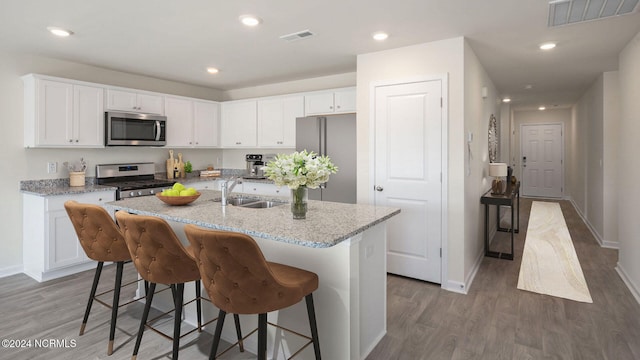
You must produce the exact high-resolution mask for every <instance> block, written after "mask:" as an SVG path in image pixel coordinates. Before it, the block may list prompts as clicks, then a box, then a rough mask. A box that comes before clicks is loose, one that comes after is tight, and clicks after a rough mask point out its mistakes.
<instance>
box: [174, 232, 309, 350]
mask: <svg viewBox="0 0 640 360" xmlns="http://www.w3.org/2000/svg"><path fill="white" fill-rule="evenodd" d="M184 231H185V233H186V235H187V238H188V239H189V242H190V243H191V245H192V249H193V254H194V256H195V258H196V261H197V262H198V268H199V269H200V274H201V276H202V280H203V283H204V286H205V289H206V290H207V293H208V294H209V298H210V299H211V302H213V304H214V305H215V306H216V307H218V308H219V309H220V314H219V315H218V323H217V325H216V331H215V334H214V338H213V345H212V347H211V353H210V355H209V359H215V357H216V353H217V349H218V343H219V342H220V335H221V332H222V326H223V323H224V317H225V315H226V313H233V314H259V315H258V359H266V352H267V313H268V312H270V311H275V310H280V309H284V308H286V307H289V306H291V305H294V304H296V303H298V302H299V301H300V300H302V298H303V297H304V298H305V300H306V303H307V313H308V316H309V325H310V327H311V336H312V337H311V338H309V337H306V336H305V338H307V339H310V341H309V342H308V343H306V344H305V345H304V347H306V346H307V345H309V344H310V343H313V348H314V352H315V357H316V359H320V344H319V342H318V330H317V327H316V317H315V310H314V306H313V295H312V293H313V292H314V291H315V290H316V289H317V288H318V275H316V274H315V273H312V272H309V271H306V270H303V269H299V268H295V267H291V266H287V265H283V264H278V263H273V262H267V261H266V260H265V258H264V255H263V254H262V251H261V250H260V248H259V247H258V244H256V242H255V240H253V238H251V237H250V236H248V235H245V234H241V233H236V232H228V231H217V230H209V229H203V228H200V227H197V226H195V225H186V226H185V227H184ZM298 335H300V334H298ZM304 347H303V348H304ZM301 350H302V349H300V350H299V351H301ZM296 354H297V353H296ZM294 356H295V354H294Z"/></svg>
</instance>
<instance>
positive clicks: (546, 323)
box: [367, 198, 640, 360]
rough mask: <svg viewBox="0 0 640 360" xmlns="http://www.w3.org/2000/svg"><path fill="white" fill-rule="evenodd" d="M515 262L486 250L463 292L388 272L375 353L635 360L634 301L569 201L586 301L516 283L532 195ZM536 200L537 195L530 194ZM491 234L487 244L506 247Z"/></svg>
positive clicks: (639, 316) (566, 207) (611, 255)
mask: <svg viewBox="0 0 640 360" xmlns="http://www.w3.org/2000/svg"><path fill="white" fill-rule="evenodd" d="M521 201H522V204H521V218H520V226H521V229H522V230H521V231H520V233H519V234H516V241H515V259H514V261H508V260H500V259H494V258H487V257H485V258H484V259H483V261H482V265H481V266H480V269H479V270H478V273H477V275H476V277H475V279H474V281H473V283H472V285H471V288H470V290H469V293H468V294H467V295H460V294H456V293H451V292H448V291H445V290H441V289H440V287H439V285H434V284H429V283H425V282H420V281H416V280H412V279H407V278H403V277H398V276H393V275H389V276H388V295H387V299H388V303H387V309H388V316H387V319H388V320H387V321H388V322H387V335H386V336H385V337H384V338H383V340H382V341H381V342H380V343H379V344H378V346H377V347H376V348H375V349H374V351H373V352H372V353H371V355H370V356H369V357H368V358H367V359H368V360H377V359H407V360H409V359H430V360H432V359H487V360H495V359H505V360H506V359H543V358H549V359H610V360H633V359H640V343H639V342H638V341H637V340H638V339H640V305H639V304H638V303H637V302H636V300H635V299H634V298H633V296H632V294H631V293H630V292H629V290H628V289H627V287H626V286H625V285H624V283H623V281H622V280H621V279H620V277H619V276H618V274H617V273H616V271H615V269H614V268H615V266H616V262H617V259H618V252H617V251H616V250H612V249H605V248H601V247H600V246H599V245H598V243H597V242H596V240H595V239H594V237H593V235H592V234H591V233H590V232H589V230H588V228H587V227H586V225H585V224H584V223H583V221H582V219H581V218H580V217H579V216H578V214H577V213H576V211H575V209H574V208H573V206H572V205H571V203H569V202H568V201H560V205H561V208H562V212H563V214H564V216H565V220H566V223H567V226H568V228H569V232H570V234H571V238H572V240H573V244H574V247H575V249H576V253H577V254H578V258H579V259H580V264H581V266H582V270H583V272H584V275H585V278H586V281H587V284H588V286H589V291H590V292H591V296H592V298H593V304H586V303H579V302H575V301H571V300H565V299H561V298H556V297H551V296H547V295H540V294H536V293H531V292H526V291H522V290H518V289H516V285H517V283H518V273H519V270H520V262H521V259H522V252H523V248H524V239H525V237H526V229H527V225H528V218H529V211H530V209H531V203H532V199H525V198H522V199H521ZM536 201H539V200H537V199H536ZM508 239H509V238H508V234H506V233H498V235H497V237H496V239H495V240H494V243H493V244H492V249H493V250H500V248H502V247H504V250H507V249H508V248H507V246H508Z"/></svg>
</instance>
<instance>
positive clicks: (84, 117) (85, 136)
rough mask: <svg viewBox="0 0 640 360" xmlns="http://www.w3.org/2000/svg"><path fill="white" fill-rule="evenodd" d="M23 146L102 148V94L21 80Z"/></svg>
mask: <svg viewBox="0 0 640 360" xmlns="http://www.w3.org/2000/svg"><path fill="white" fill-rule="evenodd" d="M23 81H24V86H25V88H24V89H25V92H24V103H25V112H24V129H25V131H24V145H25V147H91V148H99V147H104V137H103V136H104V135H103V134H104V106H103V105H104V92H103V90H102V88H99V87H93V86H87V85H82V84H80V83H77V84H76V83H73V82H64V81H55V80H50V79H43V78H40V77H38V76H36V75H33V74H30V75H27V76H24V77H23Z"/></svg>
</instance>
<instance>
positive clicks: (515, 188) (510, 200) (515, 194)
mask: <svg viewBox="0 0 640 360" xmlns="http://www.w3.org/2000/svg"><path fill="white" fill-rule="evenodd" d="M480 203H481V204H484V255H485V256H489V257H495V258H499V259H508V260H513V238H514V236H515V234H517V233H518V232H519V231H520V182H519V181H518V182H516V183H515V184H511V182H508V183H507V189H506V191H505V192H504V194H500V195H498V194H492V193H491V190H489V191H487V192H486V193H485V194H484V195H482V197H481V198H480ZM516 204H517V206H516ZM489 205H496V206H497V211H496V222H497V230H498V231H503V232H510V233H511V252H510V253H503V252H498V251H491V249H489ZM500 206H508V207H509V208H510V209H511V228H503V227H500ZM514 207H515V213H516V214H517V215H515V216H514Z"/></svg>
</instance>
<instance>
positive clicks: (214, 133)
mask: <svg viewBox="0 0 640 360" xmlns="http://www.w3.org/2000/svg"><path fill="white" fill-rule="evenodd" d="M193 110H194V111H193V137H194V140H195V146H197V147H217V146H219V145H220V140H219V139H220V104H218V103H214V102H205V101H194V102H193Z"/></svg>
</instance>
